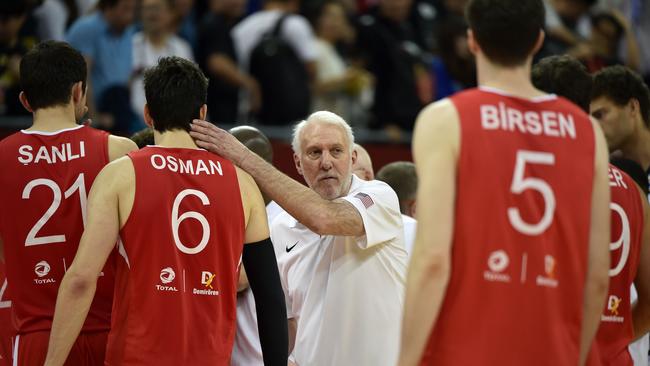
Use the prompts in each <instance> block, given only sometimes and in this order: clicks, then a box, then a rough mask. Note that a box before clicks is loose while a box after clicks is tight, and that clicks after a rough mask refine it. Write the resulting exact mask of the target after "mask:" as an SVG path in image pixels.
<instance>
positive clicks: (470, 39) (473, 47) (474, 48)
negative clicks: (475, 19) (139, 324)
mask: <svg viewBox="0 0 650 366" xmlns="http://www.w3.org/2000/svg"><path fill="white" fill-rule="evenodd" d="M467 47H468V48H469V51H470V52H471V53H472V55H474V56H476V55H477V54H478V53H479V52H481V47H479V45H478V42H476V38H474V32H473V31H472V30H471V29H467Z"/></svg>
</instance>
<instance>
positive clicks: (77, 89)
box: [72, 81, 85, 104]
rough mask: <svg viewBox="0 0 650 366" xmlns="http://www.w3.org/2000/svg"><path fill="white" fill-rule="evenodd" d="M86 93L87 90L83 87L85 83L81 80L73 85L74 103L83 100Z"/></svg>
mask: <svg viewBox="0 0 650 366" xmlns="http://www.w3.org/2000/svg"><path fill="white" fill-rule="evenodd" d="M84 94H85V90H84V88H83V83H82V82H81V81H78V82H76V83H74V85H72V102H74V104H77V103H79V102H81V100H82V99H83V97H84Z"/></svg>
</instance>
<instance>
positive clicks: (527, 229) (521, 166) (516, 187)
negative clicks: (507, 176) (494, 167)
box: [508, 150, 556, 236]
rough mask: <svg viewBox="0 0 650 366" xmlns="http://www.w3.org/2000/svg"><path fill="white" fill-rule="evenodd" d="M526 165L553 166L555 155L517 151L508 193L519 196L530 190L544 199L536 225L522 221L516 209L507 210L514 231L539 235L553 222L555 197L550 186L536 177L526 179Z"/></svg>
mask: <svg viewBox="0 0 650 366" xmlns="http://www.w3.org/2000/svg"><path fill="white" fill-rule="evenodd" d="M526 164H543V165H554V164H555V155H553V154H551V153H547V152H539V151H528V150H518V151H517V160H516V162H515V171H514V175H513V177H512V184H511V185H510V192H512V193H514V194H521V193H522V192H524V191H525V190H528V189H532V190H535V191H537V192H539V193H540V194H541V195H542V198H543V199H544V214H543V215H542V218H541V219H540V220H539V221H538V222H536V223H530V222H526V221H524V219H522V218H521V213H520V211H519V208H517V207H509V208H508V219H509V220H510V224H511V225H512V227H513V228H515V230H517V231H519V232H520V233H522V234H525V235H531V236H532V235H540V234H542V233H543V232H544V231H546V229H548V227H549V226H551V223H552V222H553V214H554V213H555V205H556V203H555V195H554V194H553V189H552V188H551V186H550V185H549V184H548V183H547V182H546V181H544V180H543V179H540V178H537V177H526V176H525V175H524V174H525V171H526Z"/></svg>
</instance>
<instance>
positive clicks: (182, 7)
mask: <svg viewBox="0 0 650 366" xmlns="http://www.w3.org/2000/svg"><path fill="white" fill-rule="evenodd" d="M174 9H175V10H176V13H175V15H176V16H175V17H174V21H173V24H174V25H173V27H174V29H175V31H176V34H177V35H178V36H179V37H181V38H183V39H184V40H186V41H187V42H188V43H189V44H190V46H192V49H196V47H197V39H198V29H197V26H196V25H197V24H198V23H199V19H198V15H197V13H196V10H195V8H194V0H174Z"/></svg>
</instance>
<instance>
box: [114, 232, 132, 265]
mask: <svg viewBox="0 0 650 366" xmlns="http://www.w3.org/2000/svg"><path fill="white" fill-rule="evenodd" d="M117 252H118V253H119V254H120V255H121V256H122V257H124V260H125V261H126V266H127V267H129V269H130V268H131V263H129V256H128V255H127V254H126V248H124V243H122V238H120V237H119V236H118V237H117Z"/></svg>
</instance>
